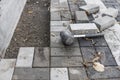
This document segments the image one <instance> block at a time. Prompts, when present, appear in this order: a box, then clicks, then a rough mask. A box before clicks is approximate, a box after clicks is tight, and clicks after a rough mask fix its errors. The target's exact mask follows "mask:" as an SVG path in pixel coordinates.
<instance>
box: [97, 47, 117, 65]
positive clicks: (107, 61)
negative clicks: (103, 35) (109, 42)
mask: <svg viewBox="0 0 120 80" xmlns="http://www.w3.org/2000/svg"><path fill="white" fill-rule="evenodd" d="M96 50H97V52H101V53H102V54H101V59H100V61H101V63H102V64H103V65H105V66H117V63H116V61H115V59H114V57H113V55H112V53H111V51H110V49H109V48H108V47H96Z"/></svg>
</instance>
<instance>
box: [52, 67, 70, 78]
mask: <svg viewBox="0 0 120 80" xmlns="http://www.w3.org/2000/svg"><path fill="white" fill-rule="evenodd" d="M51 80H69V79H68V70H67V68H51Z"/></svg>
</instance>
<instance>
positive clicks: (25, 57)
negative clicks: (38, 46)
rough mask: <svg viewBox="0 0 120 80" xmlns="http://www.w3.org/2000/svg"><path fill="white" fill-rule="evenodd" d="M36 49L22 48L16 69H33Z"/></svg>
mask: <svg viewBox="0 0 120 80" xmlns="http://www.w3.org/2000/svg"><path fill="white" fill-rule="evenodd" d="M33 56H34V47H21V48H20V49H19V54H18V58H17V62H16V67H32V63H33Z"/></svg>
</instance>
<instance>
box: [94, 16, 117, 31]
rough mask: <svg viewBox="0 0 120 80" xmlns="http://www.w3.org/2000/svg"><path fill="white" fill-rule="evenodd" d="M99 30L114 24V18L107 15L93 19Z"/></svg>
mask: <svg viewBox="0 0 120 80" xmlns="http://www.w3.org/2000/svg"><path fill="white" fill-rule="evenodd" d="M93 22H94V23H95V24H96V25H97V27H98V28H99V30H100V31H103V30H105V29H107V28H110V27H112V26H113V25H114V24H115V19H114V18H112V17H109V16H104V17H99V18H96V19H95V20H94V21H93Z"/></svg>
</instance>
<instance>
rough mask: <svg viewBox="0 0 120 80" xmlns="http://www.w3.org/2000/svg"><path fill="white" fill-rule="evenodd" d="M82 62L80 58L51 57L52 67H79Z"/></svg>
mask: <svg viewBox="0 0 120 80" xmlns="http://www.w3.org/2000/svg"><path fill="white" fill-rule="evenodd" d="M82 62H83V60H82V57H51V66H52V67H80V66H83V65H82Z"/></svg>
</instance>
